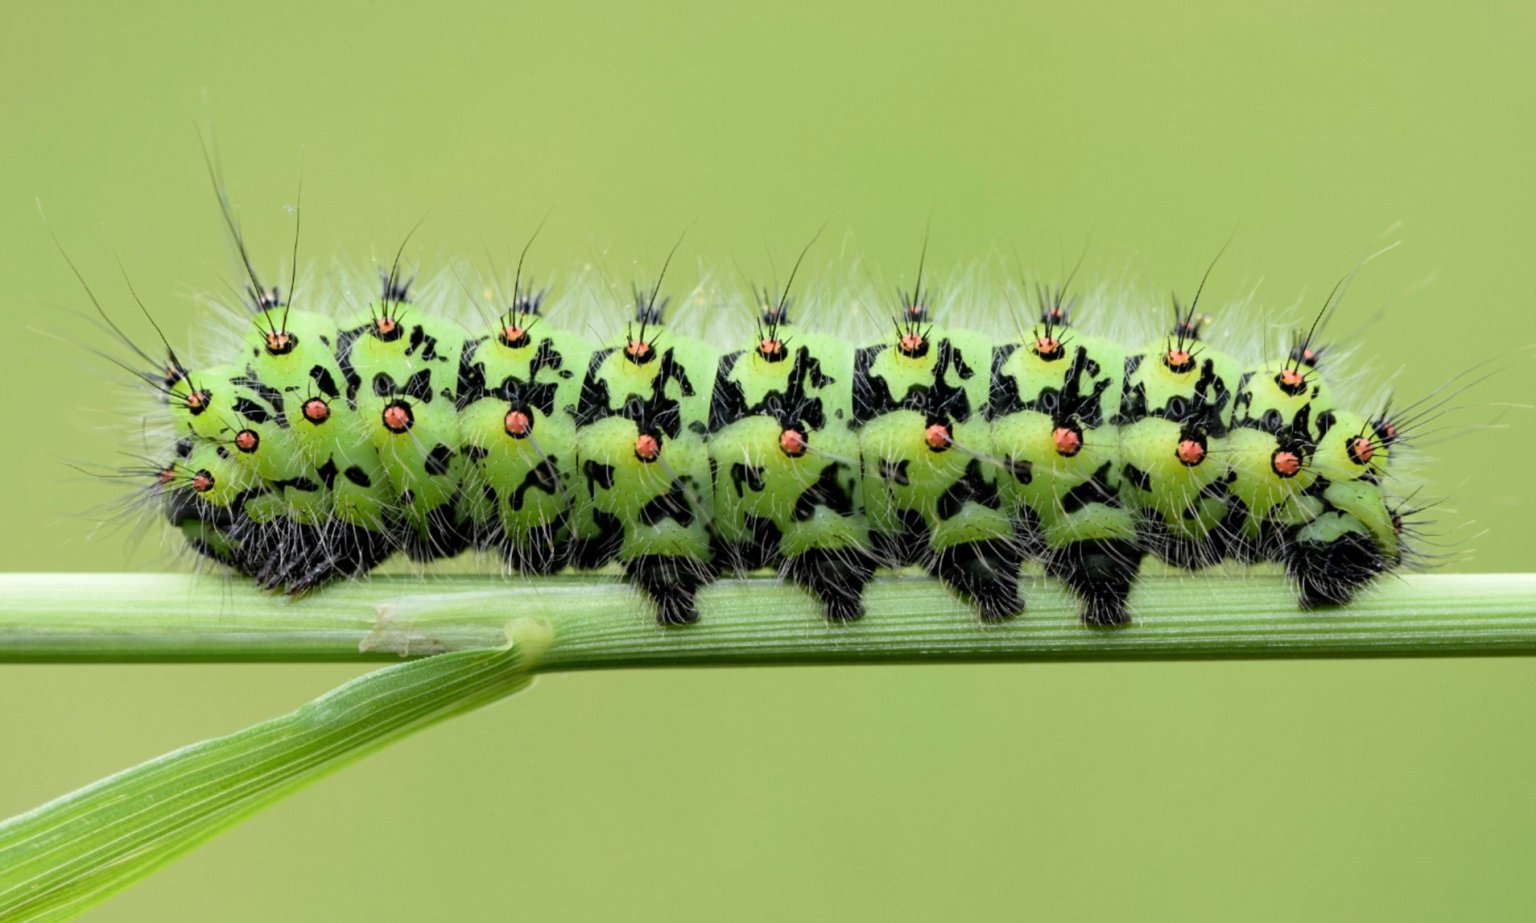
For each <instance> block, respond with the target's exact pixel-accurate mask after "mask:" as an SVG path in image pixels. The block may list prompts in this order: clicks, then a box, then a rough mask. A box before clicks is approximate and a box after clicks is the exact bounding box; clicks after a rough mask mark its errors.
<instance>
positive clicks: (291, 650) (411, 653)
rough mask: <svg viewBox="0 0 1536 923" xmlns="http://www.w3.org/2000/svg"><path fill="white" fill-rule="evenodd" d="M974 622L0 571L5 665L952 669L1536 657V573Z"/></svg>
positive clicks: (527, 590)
mask: <svg viewBox="0 0 1536 923" xmlns="http://www.w3.org/2000/svg"><path fill="white" fill-rule="evenodd" d="M1025 595H1026V598H1027V599H1028V601H1029V609H1028V611H1027V612H1025V613H1024V614H1023V615H1022V616H1020V617H1018V618H1015V619H1012V620H1010V621H1008V622H1006V623H1003V624H1000V625H982V624H981V623H980V622H979V621H978V620H977V619H976V617H975V616H974V615H973V614H972V613H971V612H970V611H969V610H968V609H967V608H966V607H965V606H964V605H962V604H960V603H959V602H957V601H956V600H955V599H954V598H953V597H952V596H951V595H950V594H949V593H948V592H947V591H945V590H944V589H943V588H941V587H940V586H938V585H937V583H935V582H934V581H932V580H930V579H927V578H923V577H908V576H892V577H886V578H882V579H879V580H877V581H875V583H874V584H872V585H871V586H870V587H869V590H868V593H867V595H866V605H867V610H868V614H867V615H866V616H865V618H864V619H863V620H862V621H859V622H857V623H853V624H849V625H829V624H827V623H826V622H825V621H824V620H822V619H821V618H820V616H819V615H818V614H817V611H816V607H815V606H814V605H813V603H812V602H811V601H810V599H809V598H808V597H807V596H806V595H805V594H803V593H801V592H800V591H799V590H798V589H796V588H794V587H792V586H788V585H786V584H783V583H781V582H779V581H774V580H767V579H755V580H723V581H720V582H719V583H717V584H714V585H713V586H711V587H709V588H707V589H706V590H704V591H703V592H702V593H701V594H700V596H699V610H700V612H701V615H702V618H701V620H700V622H699V623H698V624H696V625H693V626H689V627H686V628H671V629H668V628H660V627H658V626H656V625H655V624H654V622H653V621H652V620H651V618H650V615H649V607H648V605H647V604H645V603H643V602H642V601H641V600H640V598H639V597H638V596H637V595H636V594H635V592H634V591H633V590H631V589H629V588H628V587H627V586H625V585H623V584H621V583H618V582H617V581H615V580H612V579H609V578H607V577H600V578H596V579H595V580H594V578H592V577H579V578H578V577H550V578H539V579H523V578H517V579H502V578H497V577H457V576H447V577H430V578H421V577H374V578H372V579H370V580H365V581H360V582H357V583H353V584H348V585H345V586H338V587H334V588H331V589H328V590H325V591H323V592H320V593H316V594H314V595H313V596H311V597H309V598H305V599H299V600H290V599H284V598H280V597H274V596H270V595H265V594H262V593H258V592H257V591H255V590H254V589H252V588H250V587H249V586H246V585H244V584H243V583H239V582H229V581H223V580H219V579H216V578H211V577H191V576H177V575H124V574H32V575H28V574H13V575H0V663H6V662H10V663H25V662H31V663H92V662H94V663H106V662H117V663H126V662H178V661H179V662H193V661H241V662H258V661H267V662H279V661H282V662H291V661H367V660H380V659H391V660H398V659H400V658H402V657H419V656H424V655H430V654H439V653H445V652H450V651H462V650H472V649H478V648H487V647H496V646H500V645H502V644H504V643H505V641H506V636H505V626H506V623H507V622H508V621H509V620H511V619H529V620H533V621H535V622H538V623H541V624H542V625H544V626H545V627H547V628H548V630H549V632H550V634H551V637H552V642H551V647H550V648H549V650H548V651H547V653H546V654H545V656H544V657H543V660H542V662H541V664H540V667H539V669H540V670H541V671H549V670H581V669H593V668H611V667H640V666H683V665H709V666H714V665H726V664H738V665H743V664H813V663H895V662H941V661H1039V660H1184V659H1201V658H1206V659H1209V658H1285V657H1370V656H1393V657H1406V656H1467V655H1489V654H1495V655H1497V654H1503V655H1517V654H1523V655H1529V654H1536V574H1485V575H1415V576H1408V577H1403V578H1395V579H1387V580H1383V581H1381V583H1380V585H1379V586H1377V587H1375V588H1373V589H1372V590H1370V591H1369V592H1367V593H1365V594H1363V595H1362V596H1361V598H1359V599H1358V600H1356V601H1355V602H1353V603H1351V604H1350V605H1349V606H1347V607H1344V608H1341V609H1336V610H1326V611H1314V612H1302V611H1298V609H1297V608H1296V603H1295V601H1294V598H1293V597H1292V595H1291V593H1290V591H1289V590H1288V588H1287V587H1286V585H1285V582H1284V580H1283V579H1282V578H1280V577H1278V576H1264V575H1253V574H1248V575H1244V576H1242V577H1239V578H1233V579H1224V578H1222V577H1221V576H1219V575H1209V576H1208V575H1197V576H1189V575H1172V576H1148V577H1146V578H1145V579H1143V580H1142V581H1140V582H1139V583H1138V585H1137V587H1136V590H1135V592H1134V593H1133V595H1132V599H1131V610H1132V612H1133V613H1134V614H1135V623H1134V624H1133V625H1131V626H1128V627H1124V628H1119V629H1112V630H1101V629H1091V628H1087V627H1084V626H1083V625H1082V624H1081V623H1080V622H1079V621H1078V620H1077V616H1076V612H1075V605H1074V603H1073V601H1072V600H1071V599H1070V598H1069V597H1068V596H1067V594H1066V593H1065V592H1064V591H1063V590H1062V589H1061V587H1059V586H1058V585H1056V584H1054V583H1052V582H1050V581H1046V580H1043V579H1032V580H1026V581H1025Z"/></svg>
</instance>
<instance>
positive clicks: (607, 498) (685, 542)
mask: <svg viewBox="0 0 1536 923" xmlns="http://www.w3.org/2000/svg"><path fill="white" fill-rule="evenodd" d="M651 311H652V309H651V308H650V307H649V306H647V305H642V306H641V309H640V316H639V318H638V325H639V326H638V329H637V330H632V331H631V332H627V333H626V339H625V342H623V343H622V344H621V345H618V346H607V347H603V348H601V349H599V350H597V351H596V352H594V353H593V354H592V358H591V360H590V363H589V366H588V369H587V373H586V377H585V378H584V380H583V381H582V385H581V393H580V396H579V399H578V402H577V405H576V410H575V422H576V425H577V430H578V431H577V437H576V461H577V464H578V466H579V469H580V472H581V478H582V479H583V481H584V483H585V485H586V490H587V494H588V498H589V500H590V502H591V505H592V515H593V519H594V522H595V523H596V525H597V526H598V528H599V530H600V532H601V537H600V538H598V539H597V541H598V542H600V543H601V544H600V546H599V547H596V548H595V549H593V551H592V552H591V553H590V555H589V557H588V559H587V561H586V562H585V563H587V564H589V565H592V564H598V563H603V562H606V561H608V560H617V561H618V562H619V563H620V564H621V565H622V566H623V568H624V573H625V576H626V577H628V579H629V580H630V581H631V582H633V583H634V584H635V585H637V586H638V587H640V588H641V589H642V590H643V591H644V592H645V593H646V594H647V595H648V596H650V597H651V599H652V600H653V601H654V602H655V603H656V606H657V618H658V620H660V621H661V622H662V623H664V624H669V625H681V624H687V623H689V622H693V621H695V620H697V618H698V612H697V611H696V610H695V609H694V605H693V596H694V593H695V592H697V590H698V588H699V587H701V586H703V585H704V584H705V583H708V582H709V581H710V580H711V579H713V577H714V575H715V572H716V568H715V555H714V542H713V540H712V537H711V524H712V521H713V516H712V501H713V496H712V494H713V482H712V478H711V472H710V457H709V445H708V442H707V441H706V436H707V435H708V432H709V407H710V401H711V395H712V393H713V386H714V381H715V367H716V364H717V362H718V358H717V356H716V354H715V352H714V350H713V349H711V348H710V347H709V345H708V344H705V343H703V342H701V341H698V340H693V339H690V338H687V337H680V336H676V335H674V334H673V333H672V332H671V331H670V330H668V329H666V328H665V327H664V326H663V325H662V324H661V318H660V313H659V312H656V313H654V314H653V313H650V312H651Z"/></svg>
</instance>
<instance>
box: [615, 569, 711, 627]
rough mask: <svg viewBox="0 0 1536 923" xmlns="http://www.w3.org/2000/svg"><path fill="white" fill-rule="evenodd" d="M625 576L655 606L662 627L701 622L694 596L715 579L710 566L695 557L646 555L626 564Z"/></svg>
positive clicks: (657, 619) (657, 618)
mask: <svg viewBox="0 0 1536 923" xmlns="http://www.w3.org/2000/svg"><path fill="white" fill-rule="evenodd" d="M624 576H625V577H626V578H628V579H629V581H630V582H631V583H633V584H634V585H635V586H637V587H639V588H640V589H641V590H642V591H644V593H645V594H646V595H647V596H649V597H650V598H651V601H652V602H654V603H655V604H656V621H657V623H658V624H661V625H692V624H693V623H694V622H697V621H698V620H699V610H698V609H697V608H695V607H694V596H695V594H697V593H698V591H699V588H700V587H702V586H704V585H705V584H706V583H709V582H710V581H711V580H713V579H714V574H713V573H712V571H711V569H710V568H709V566H708V565H706V564H704V563H703V562H702V561H697V560H694V559H692V558H685V557H679V556H674V555H660V554H643V555H639V556H637V557H634V558H631V559H630V560H629V561H627V562H625V564H624Z"/></svg>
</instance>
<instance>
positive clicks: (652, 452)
mask: <svg viewBox="0 0 1536 923" xmlns="http://www.w3.org/2000/svg"><path fill="white" fill-rule="evenodd" d="M635 457H636V458H638V459H640V460H641V461H643V462H647V463H649V462H653V461H655V460H656V459H658V458H660V457H661V440H660V439H657V438H656V437H655V436H652V435H651V434H650V433H641V434H640V435H638V436H636V437H635Z"/></svg>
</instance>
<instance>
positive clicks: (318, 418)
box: [303, 397, 331, 423]
mask: <svg viewBox="0 0 1536 923" xmlns="http://www.w3.org/2000/svg"><path fill="white" fill-rule="evenodd" d="M303 411H304V419H306V420H308V421H309V422H311V423H324V422H325V421H326V420H328V419H330V417H331V405H330V404H327V403H326V402H325V401H322V400H321V399H320V398H318V397H312V398H310V399H309V400H307V401H305V402H304V407H303Z"/></svg>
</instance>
